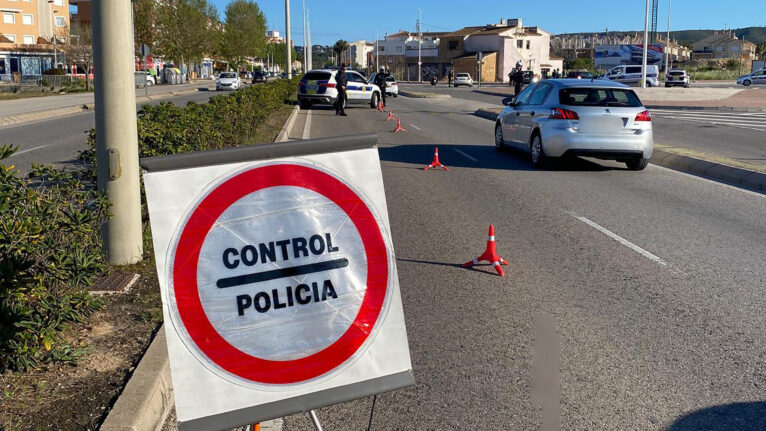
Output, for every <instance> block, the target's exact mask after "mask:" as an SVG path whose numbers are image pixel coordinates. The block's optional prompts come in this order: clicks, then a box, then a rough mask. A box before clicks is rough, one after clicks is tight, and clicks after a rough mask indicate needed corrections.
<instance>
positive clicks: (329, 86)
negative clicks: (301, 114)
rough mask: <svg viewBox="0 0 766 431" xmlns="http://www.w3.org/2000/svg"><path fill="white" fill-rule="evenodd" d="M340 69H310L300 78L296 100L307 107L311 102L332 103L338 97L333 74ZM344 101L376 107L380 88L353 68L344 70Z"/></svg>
mask: <svg viewBox="0 0 766 431" xmlns="http://www.w3.org/2000/svg"><path fill="white" fill-rule="evenodd" d="M338 73H340V70H329V69H317V70H311V71H309V72H308V73H306V74H305V75H304V76H303V78H301V80H300V83H299V84H298V102H299V103H300V106H301V108H304V109H307V108H309V107H310V106H311V105H313V104H323V105H333V104H335V101H336V100H337V99H338V89H337V87H336V85H337V81H336V80H335V76H336V75H337V74H338ZM346 79H347V81H348V84H347V86H346V94H347V96H348V97H347V98H346V103H348V104H363V103H366V104H369V105H370V108H373V109H374V108H377V107H378V102H379V101H380V88H378V86H377V85H375V84H373V83H371V82H368V81H367V80H366V79H364V77H363V76H362V75H361V74H359V73H358V72H355V71H353V70H347V71H346Z"/></svg>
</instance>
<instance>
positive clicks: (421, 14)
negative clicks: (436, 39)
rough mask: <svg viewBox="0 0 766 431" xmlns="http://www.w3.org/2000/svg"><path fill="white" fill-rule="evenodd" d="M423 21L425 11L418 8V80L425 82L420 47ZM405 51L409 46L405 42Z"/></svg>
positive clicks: (421, 44)
mask: <svg viewBox="0 0 766 431" xmlns="http://www.w3.org/2000/svg"><path fill="white" fill-rule="evenodd" d="M422 21H423V13H422V11H421V10H420V8H418V82H423V72H422V70H421V65H422V64H423V62H422V59H421V57H420V49H421V47H422V46H423V32H422V31H421V29H420V27H421V26H422ZM404 48H405V51H406V50H407V46H406V44H405V47H404Z"/></svg>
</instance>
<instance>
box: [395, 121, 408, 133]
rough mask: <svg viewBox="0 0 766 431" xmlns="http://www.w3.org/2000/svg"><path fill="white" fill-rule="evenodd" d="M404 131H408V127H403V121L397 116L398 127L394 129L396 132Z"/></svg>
mask: <svg viewBox="0 0 766 431" xmlns="http://www.w3.org/2000/svg"><path fill="white" fill-rule="evenodd" d="M399 132H404V133H407V129H405V128H404V127H402V122H401V121H400V120H399V119H398V118H397V119H396V128H395V129H394V133H399Z"/></svg>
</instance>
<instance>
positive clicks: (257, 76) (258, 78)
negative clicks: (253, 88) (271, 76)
mask: <svg viewBox="0 0 766 431" xmlns="http://www.w3.org/2000/svg"><path fill="white" fill-rule="evenodd" d="M256 82H266V74H264V73H263V72H261V71H260V70H256V71H255V72H253V81H252V83H253V84H255V83H256Z"/></svg>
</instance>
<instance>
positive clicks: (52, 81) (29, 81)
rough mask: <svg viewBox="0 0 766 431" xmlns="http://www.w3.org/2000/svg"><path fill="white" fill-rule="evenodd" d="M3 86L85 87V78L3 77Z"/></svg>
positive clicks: (46, 76) (58, 76)
mask: <svg viewBox="0 0 766 431" xmlns="http://www.w3.org/2000/svg"><path fill="white" fill-rule="evenodd" d="M2 78H3V79H2V80H1V81H2V83H3V84H10V85H13V86H24V87H71V86H83V87H84V86H85V78H84V77H75V76H71V75H23V76H20V75H15V76H12V75H3V76H2Z"/></svg>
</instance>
